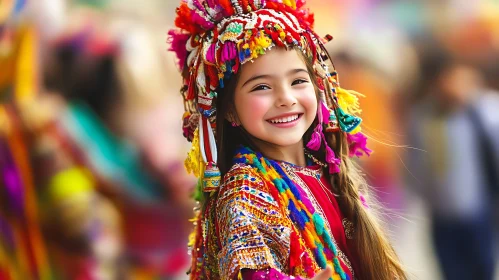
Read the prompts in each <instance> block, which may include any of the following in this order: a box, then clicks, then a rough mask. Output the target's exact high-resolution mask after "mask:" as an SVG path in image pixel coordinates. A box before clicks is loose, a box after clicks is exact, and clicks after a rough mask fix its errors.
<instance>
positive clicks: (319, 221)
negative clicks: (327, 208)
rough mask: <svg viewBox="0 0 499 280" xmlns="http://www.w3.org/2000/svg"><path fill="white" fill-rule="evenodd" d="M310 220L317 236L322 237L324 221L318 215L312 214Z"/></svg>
mask: <svg viewBox="0 0 499 280" xmlns="http://www.w3.org/2000/svg"><path fill="white" fill-rule="evenodd" d="M312 219H313V220H314V226H315V230H316V231H317V234H318V235H322V234H323V233H324V220H323V219H322V217H321V216H320V215H319V214H318V213H314V215H313V216H312Z"/></svg>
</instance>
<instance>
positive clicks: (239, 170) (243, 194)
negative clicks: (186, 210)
mask: <svg viewBox="0 0 499 280" xmlns="http://www.w3.org/2000/svg"><path fill="white" fill-rule="evenodd" d="M272 188H273V185H272V184H271V183H270V182H269V181H268V180H265V179H264V178H263V177H262V176H261V175H260V173H259V172H258V171H257V170H256V169H255V168H254V167H252V166H250V165H247V164H240V163H238V164H235V165H233V166H232V168H231V169H230V170H229V171H228V172H227V174H225V176H224V178H223V181H222V185H221V187H220V192H219V194H218V201H217V205H220V204H223V203H224V201H225V202H227V201H232V202H237V201H238V202H239V203H244V202H245V201H252V202H256V201H265V202H266V203H270V204H275V205H276V206H277V201H276V200H277V197H274V195H273V191H272Z"/></svg>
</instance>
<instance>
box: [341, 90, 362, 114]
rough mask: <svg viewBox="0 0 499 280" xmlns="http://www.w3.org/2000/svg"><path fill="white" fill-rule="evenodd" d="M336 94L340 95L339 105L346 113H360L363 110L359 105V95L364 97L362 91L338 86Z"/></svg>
mask: <svg viewBox="0 0 499 280" xmlns="http://www.w3.org/2000/svg"><path fill="white" fill-rule="evenodd" d="M336 96H337V97H338V105H339V106H340V108H341V109H343V111H345V113H348V114H360V113H361V112H362V110H361V109H360V106H359V96H361V97H364V95H362V94H361V93H358V92H356V91H353V90H346V89H342V88H340V87H337V88H336Z"/></svg>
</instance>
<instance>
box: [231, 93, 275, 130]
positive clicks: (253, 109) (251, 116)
mask: <svg viewBox="0 0 499 280" xmlns="http://www.w3.org/2000/svg"><path fill="white" fill-rule="evenodd" d="M235 101H236V110H237V114H238V117H239V120H240V121H241V122H242V123H243V125H250V124H251V123H254V121H255V120H257V119H263V118H264V116H265V114H266V113H267V111H268V109H269V104H270V101H269V98H266V97H265V96H258V95H247V96H244V97H240V98H236V100H235Z"/></svg>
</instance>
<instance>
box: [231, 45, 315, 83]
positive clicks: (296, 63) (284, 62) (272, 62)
mask: <svg viewBox="0 0 499 280" xmlns="http://www.w3.org/2000/svg"><path fill="white" fill-rule="evenodd" d="M306 67H307V65H306V64H305V60H304V57H303V55H302V54H300V53H299V51H298V50H296V49H289V50H286V49H285V48H281V47H274V48H273V49H271V50H269V51H266V53H265V54H264V55H260V56H259V57H257V58H256V59H255V60H254V61H252V62H247V63H245V64H243V65H242V68H241V70H240V71H241V72H240V78H241V80H244V79H245V78H250V77H252V76H255V75H275V76H279V75H280V74H284V73H288V72H289V71H290V70H293V69H298V68H304V69H307V68H306Z"/></svg>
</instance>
